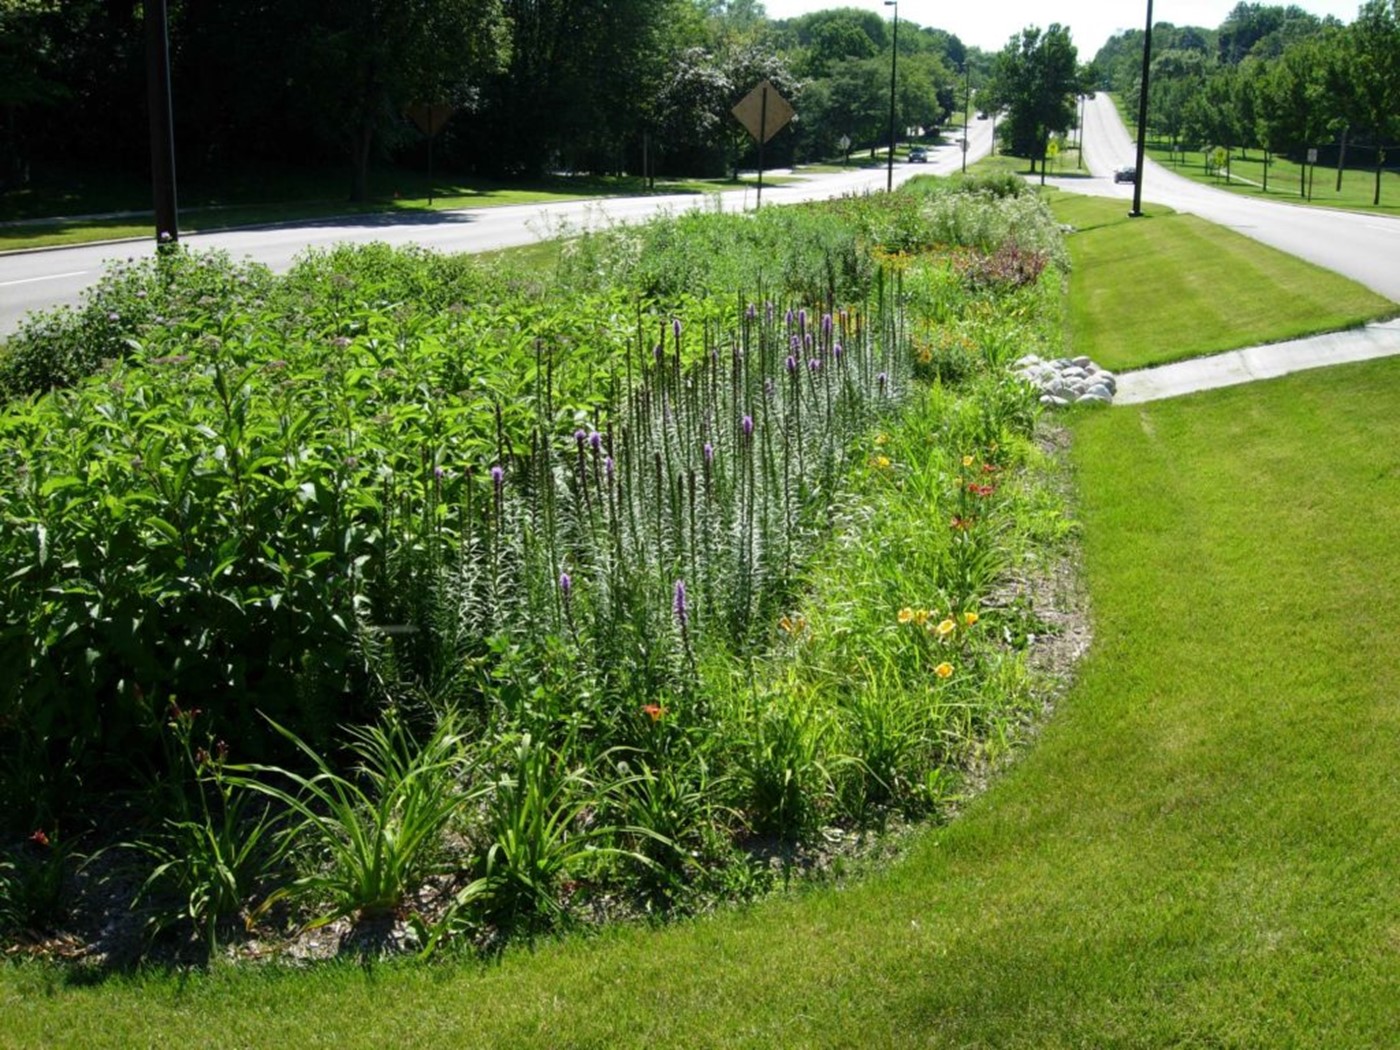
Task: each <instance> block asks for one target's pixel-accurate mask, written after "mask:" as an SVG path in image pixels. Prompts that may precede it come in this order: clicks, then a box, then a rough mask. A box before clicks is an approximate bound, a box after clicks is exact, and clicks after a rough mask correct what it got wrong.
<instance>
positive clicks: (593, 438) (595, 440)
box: [588, 430, 603, 452]
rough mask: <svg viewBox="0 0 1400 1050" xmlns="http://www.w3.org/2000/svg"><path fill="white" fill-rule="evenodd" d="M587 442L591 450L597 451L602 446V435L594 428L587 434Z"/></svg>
mask: <svg viewBox="0 0 1400 1050" xmlns="http://www.w3.org/2000/svg"><path fill="white" fill-rule="evenodd" d="M588 443H589V444H590V445H592V446H593V451H594V452H597V451H598V450H599V449H601V448H602V447H603V435H602V434H600V433H598V431H596V430H595V431H593V433H591V434H589V435H588Z"/></svg>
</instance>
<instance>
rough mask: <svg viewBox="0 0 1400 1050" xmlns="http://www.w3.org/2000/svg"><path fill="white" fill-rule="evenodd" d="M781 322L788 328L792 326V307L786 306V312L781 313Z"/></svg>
mask: <svg viewBox="0 0 1400 1050" xmlns="http://www.w3.org/2000/svg"><path fill="white" fill-rule="evenodd" d="M783 323H784V324H786V325H787V326H788V327H789V328H791V327H792V307H790V306H789V307H788V312H787V313H786V314H784V315H783Z"/></svg>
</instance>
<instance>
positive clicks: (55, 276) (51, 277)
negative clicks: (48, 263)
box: [0, 270, 87, 288]
mask: <svg viewBox="0 0 1400 1050" xmlns="http://www.w3.org/2000/svg"><path fill="white" fill-rule="evenodd" d="M85 273H87V271H86V270H73V271H71V272H70V273H51V274H48V275H46V276H44V277H21V278H20V279H19V280H18V281H0V288H9V287H11V286H12V285H16V284H33V283H34V282H35V281H57V280H60V279H61V278H64V277H81V276H82V275H83V274H85Z"/></svg>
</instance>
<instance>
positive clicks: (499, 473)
mask: <svg viewBox="0 0 1400 1050" xmlns="http://www.w3.org/2000/svg"><path fill="white" fill-rule="evenodd" d="M491 481H492V482H493V483H494V484H495V486H496V488H500V487H501V486H502V485H504V484H505V481H506V472H505V470H504V468H502V467H499V466H497V467H492V468H491Z"/></svg>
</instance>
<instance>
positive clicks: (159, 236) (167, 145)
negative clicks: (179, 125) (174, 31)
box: [145, 0, 180, 244]
mask: <svg viewBox="0 0 1400 1050" xmlns="http://www.w3.org/2000/svg"><path fill="white" fill-rule="evenodd" d="M145 11H146V99H147V105H148V107H149V109H150V114H151V190H152V193H153V195H154V198H155V209H156V240H157V241H159V242H161V243H172V244H173V243H174V242H176V241H178V240H179V239H180V220H179V208H178V207H177V204H176V200H175V118H174V110H173V108H172V105H171V101H170V38H169V35H168V34H167V32H166V27H165V23H166V16H165V0H146V4H145Z"/></svg>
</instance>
